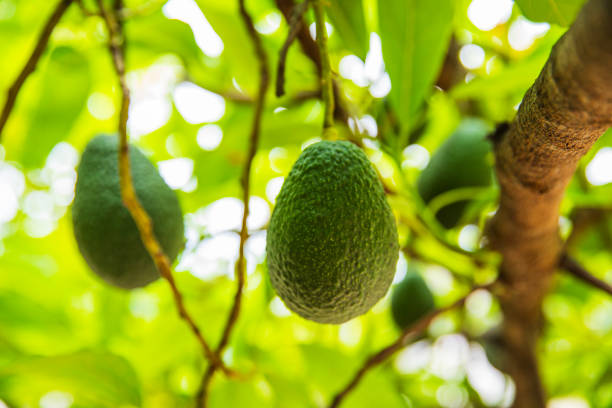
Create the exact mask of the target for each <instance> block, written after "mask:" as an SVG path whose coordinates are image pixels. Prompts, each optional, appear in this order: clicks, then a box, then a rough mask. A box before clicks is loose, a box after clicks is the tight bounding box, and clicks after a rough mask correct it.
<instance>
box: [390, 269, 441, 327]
mask: <svg viewBox="0 0 612 408" xmlns="http://www.w3.org/2000/svg"><path fill="white" fill-rule="evenodd" d="M434 307H435V304H434V298H433V295H432V294H431V292H430V290H429V288H428V287H427V284H426V283H425V281H424V280H423V278H421V275H419V273H418V272H417V271H415V270H413V269H411V268H408V271H407V272H406V276H405V277H404V279H403V280H402V281H401V282H400V283H398V284H397V285H396V286H395V287H394V288H393V291H392V293H391V315H392V316H393V321H395V324H396V325H397V327H399V328H400V329H402V330H403V329H406V328H408V327H410V326H412V325H413V324H414V323H416V322H417V321H419V320H420V319H421V318H422V317H424V316H425V315H427V314H428V313H429V312H431V311H432V310H433V309H434Z"/></svg>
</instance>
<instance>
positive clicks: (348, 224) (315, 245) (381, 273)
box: [267, 141, 399, 323]
mask: <svg viewBox="0 0 612 408" xmlns="http://www.w3.org/2000/svg"><path fill="white" fill-rule="evenodd" d="M398 250H399V245H398V238H397V228H396V225H395V217H394V216H393V213H392V212H391V209H390V207H389V205H388V203H387V201H386V198H385V194H384V191H383V187H382V184H381V182H380V180H379V179H378V177H377V175H376V172H375V171H374V169H373V168H372V165H371V164H370V162H369V161H368V158H367V156H366V155H365V154H364V153H363V152H362V151H361V150H360V149H359V148H358V147H356V146H355V145H353V144H351V143H349V142H344V141H340V142H327V141H323V142H319V143H316V144H314V145H311V146H309V147H308V148H307V149H306V150H304V151H303V152H302V154H301V155H300V157H299V158H298V160H297V161H296V163H295V164H294V166H293V168H292V170H291V172H290V174H289V176H288V177H287V179H286V180H285V183H284V184H283V187H282V189H281V192H280V194H279V195H278V197H277V201H276V207H275V208H274V212H273V213H272V217H271V219H270V226H269V229H268V236H267V262H268V270H269V273H270V280H271V282H272V285H273V286H274V288H275V290H276V292H277V294H278V295H279V296H280V298H281V299H282V300H283V301H284V302H285V304H286V305H287V307H289V309H291V310H293V311H294V312H295V313H297V314H299V315H300V316H302V317H304V318H306V319H309V320H313V321H316V322H319V323H342V322H345V321H347V320H350V319H352V318H354V317H356V316H359V315H361V314H363V313H365V312H367V311H368V310H369V309H370V308H371V307H372V306H373V305H374V304H375V303H376V302H377V301H378V300H379V299H380V298H381V297H383V296H384V295H385V293H386V292H387V290H388V289H389V286H390V284H391V281H392V280H393V275H394V273H395V267H396V264H397V259H398Z"/></svg>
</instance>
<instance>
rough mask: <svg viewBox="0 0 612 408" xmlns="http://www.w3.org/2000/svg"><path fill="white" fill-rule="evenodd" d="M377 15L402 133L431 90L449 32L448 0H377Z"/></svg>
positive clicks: (410, 123)
mask: <svg viewBox="0 0 612 408" xmlns="http://www.w3.org/2000/svg"><path fill="white" fill-rule="evenodd" d="M378 15H379V26H380V37H381V41H382V49H383V56H384V60H385V66H386V69H387V71H388V72H389V76H390V77H391V92H390V94H389V98H390V100H391V103H392V105H393V107H394V108H395V109H396V110H397V117H398V118H401V121H402V122H401V127H402V134H403V135H404V137H405V136H406V132H407V131H408V130H409V129H410V128H411V125H412V124H413V122H414V120H415V114H416V113H417V112H418V110H419V108H420V107H421V105H422V103H423V100H424V99H425V97H426V96H427V95H428V94H429V93H430V91H431V90H432V85H433V84H434V81H435V80H436V77H437V75H438V71H439V70H440V66H441V64H442V61H443V60H444V56H445V53H446V48H447V45H448V41H449V39H450V35H451V25H452V19H453V3H452V1H451V0H379V1H378Z"/></svg>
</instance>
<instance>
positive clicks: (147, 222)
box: [97, 0, 234, 375]
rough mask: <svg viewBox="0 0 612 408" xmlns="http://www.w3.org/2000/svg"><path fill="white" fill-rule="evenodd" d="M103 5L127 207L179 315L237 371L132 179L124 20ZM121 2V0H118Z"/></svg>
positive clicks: (207, 348)
mask: <svg viewBox="0 0 612 408" xmlns="http://www.w3.org/2000/svg"><path fill="white" fill-rule="evenodd" d="M97 2H98V6H99V8H100V13H101V15H102V17H103V19H104V21H105V23H106V26H107V28H108V32H109V36H110V51H111V55H112V59H113V66H114V68H115V71H116V72H117V76H118V78H119V85H120V87H121V95H122V97H121V110H120V112H119V142H120V143H119V177H120V178H119V180H120V187H121V197H122V199H123V203H124V205H125V206H126V208H127V209H128V210H129V212H130V214H131V215H132V218H133V219H134V222H135V223H136V226H137V227H138V231H139V232H140V237H141V239H142V242H143V243H144V246H145V248H146V249H147V252H148V253H149V254H150V255H151V258H153V261H154V262H155V266H156V267H157V269H158V271H159V272H160V275H161V276H162V277H163V278H164V279H166V280H167V281H168V283H169V284H170V288H171V289H172V294H173V296H174V301H175V303H176V306H177V308H178V311H179V315H180V316H181V317H182V318H183V319H184V320H185V321H186V322H187V324H188V325H189V327H190V328H191V330H192V331H193V333H194V334H195V336H196V337H197V339H198V341H199V343H200V345H201V346H202V349H203V351H204V355H205V357H206V358H207V359H208V360H209V361H210V362H211V365H213V366H219V367H220V368H221V369H222V370H223V371H224V372H226V373H227V374H228V375H234V374H233V372H231V371H230V370H229V369H228V368H227V367H225V365H224V364H223V362H222V361H221V360H220V359H219V357H218V356H217V354H215V353H214V352H213V351H212V349H211V348H210V346H209V345H208V343H207V342H206V340H205V339H204V337H203V336H202V333H201V332H200V329H199V328H198V326H197V325H196V324H195V322H194V320H193V318H192V317H191V316H190V315H189V313H188V312H187V310H186V308H185V304H184V301H183V297H182V295H181V293H180V292H179V290H178V288H177V286H176V282H175V281H174V277H173V276H172V270H171V266H170V261H169V260H168V257H167V256H166V255H165V254H164V251H163V249H162V248H161V246H160V244H159V242H158V241H157V238H156V237H155V233H154V231H153V223H152V221H151V218H150V217H149V215H148V214H147V213H146V211H145V210H144V208H143V207H142V205H141V203H140V201H139V200H138V197H137V196H136V192H135V190H134V185H133V183H132V174H131V170H130V162H129V155H128V150H129V147H128V137H127V119H128V110H129V105H130V92H129V89H128V86H127V82H126V79H125V56H124V45H125V42H124V37H123V29H122V25H121V20H119V19H118V18H117V15H116V12H110V13H109V12H107V11H106V10H105V8H104V5H103V4H102V0H97ZM115 5H116V6H117V5H119V6H120V2H117V3H116V4H115Z"/></svg>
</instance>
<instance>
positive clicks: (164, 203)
mask: <svg viewBox="0 0 612 408" xmlns="http://www.w3.org/2000/svg"><path fill="white" fill-rule="evenodd" d="M118 167H119V162H118V140H117V137H115V136H108V135H101V136H97V137H95V138H94V139H92V140H91V141H90V142H89V144H88V145H87V147H86V148H85V151H84V152H83V156H82V158H81V163H80V164H79V168H78V180H77V184H76V193H75V197H74V204H73V206H72V222H73V226H74V235H75V237H76V241H77V243H78V246H79V250H80V251H81V254H82V255H83V257H84V258H85V260H86V261H87V264H88V265H89V266H90V267H91V269H92V270H93V271H94V272H95V273H96V274H97V275H98V276H100V277H101V278H102V279H103V280H105V281H106V282H107V283H109V284H111V285H114V286H118V287H120V288H124V289H132V288H137V287H142V286H145V285H147V284H148V283H150V282H153V281H154V280H156V279H157V278H159V273H158V271H157V269H156V268H155V264H154V263H153V260H152V259H151V257H150V256H149V254H148V253H147V251H146V249H145V247H144V245H143V243H142V241H141V239H140V234H139V232H138V229H137V228H136V224H135V223H134V220H133V219H132V217H131V215H130V213H129V212H128V210H127V208H126V207H125V206H124V205H123V202H122V200H121V193H120V190H119V170H118ZM130 167H131V169H132V179H133V183H134V188H135V190H136V195H137V196H138V199H139V200H140V202H141V204H142V206H143V207H144V209H145V210H146V211H147V213H148V214H149V216H150V217H151V220H152V221H153V227H154V232H155V236H156V237H157V239H158V240H159V242H160V244H161V246H162V248H163V249H164V251H165V253H166V255H168V257H169V258H170V261H173V260H174V259H175V258H176V256H177V255H178V253H179V251H180V250H181V249H182V248H183V244H184V239H183V228H184V227H183V215H182V212H181V207H180V205H179V202H178V198H177V196H176V194H175V193H174V191H172V190H171V189H170V187H168V185H166V183H165V182H164V180H163V179H162V178H161V177H160V175H159V173H158V172H157V169H156V168H155V166H153V164H152V163H151V162H150V161H149V160H148V159H147V158H146V157H145V156H144V154H142V152H141V151H140V150H138V148H136V147H135V146H130Z"/></svg>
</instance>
